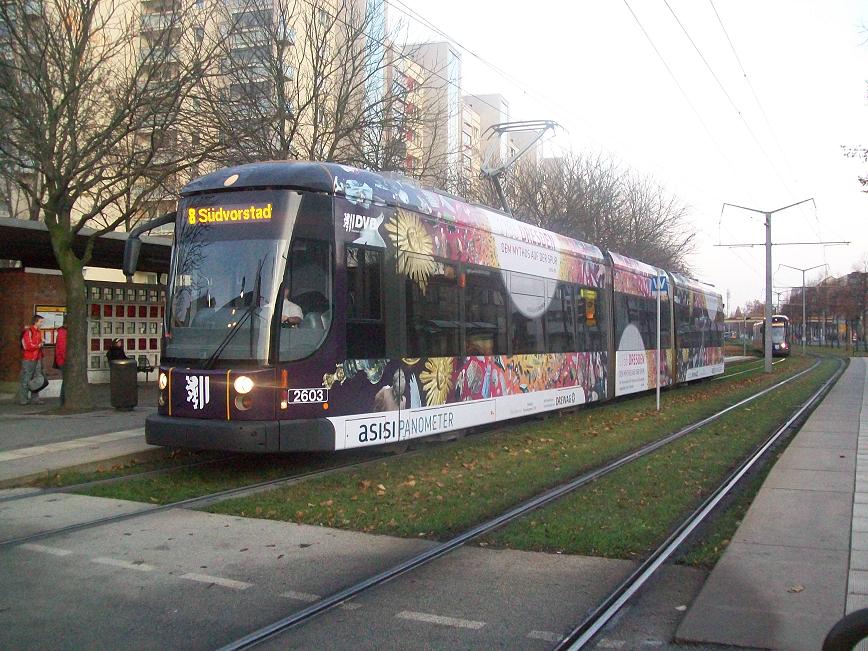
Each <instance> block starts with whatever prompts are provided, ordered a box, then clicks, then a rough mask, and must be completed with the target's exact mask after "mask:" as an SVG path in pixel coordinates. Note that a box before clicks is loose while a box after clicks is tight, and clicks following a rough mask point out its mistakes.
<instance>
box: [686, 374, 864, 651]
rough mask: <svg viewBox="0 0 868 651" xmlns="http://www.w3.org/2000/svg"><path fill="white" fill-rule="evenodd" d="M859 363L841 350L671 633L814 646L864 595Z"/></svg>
mask: <svg viewBox="0 0 868 651" xmlns="http://www.w3.org/2000/svg"><path fill="white" fill-rule="evenodd" d="M866 371H868V364H866V361H865V359H864V358H855V359H851V360H850V366H849V368H848V369H847V371H846V372H845V373H844V375H843V376H842V377H841V379H840V380H839V381H838V383H837V384H836V385H835V387H834V388H833V389H832V391H831V392H830V393H829V395H828V396H826V399H825V400H824V401H823V404H822V405H821V407H820V408H819V409H817V410H816V411H815V412H814V414H812V416H811V417H810V418H809V419H808V422H807V423H806V424H805V426H804V427H803V428H802V430H801V431H800V432H799V433H798V435H797V436H796V437H795V439H794V440H793V442H792V443H791V444H790V446H789V447H788V449H787V450H786V451H785V453H784V454H783V455H782V456H781V458H780V460H779V461H778V463H777V464H776V465H775V467H774V468H773V469H772V471H771V472H770V473H769V476H768V478H767V479H766V481H765V483H764V484H763V486H762V488H761V489H760V491H759V493H758V494H757V497H756V499H755V500H754V502H753V504H752V505H751V507H750V509H749V510H748V512H747V514H746V515H745V518H744V521H743V522H742V524H741V526H740V527H739V529H738V531H737V532H736V534H735V535H734V536H733V542H732V543H731V544H730V545H729V547H727V549H726V552H724V555H723V557H722V558H721V559H720V561H719V562H718V564H717V566H716V567H715V568H714V571H713V572H712V573H711V576H710V577H709V578H708V581H707V582H706V584H705V586H704V587H703V589H702V591H701V592H700V593H699V595H698V596H697V598H696V599H695V600H694V602H693V604H692V605H691V607H690V609H689V611H688V612H687V615H686V616H685V618H684V620H683V621H682V622H681V625H680V626H679V628H678V631H677V633H676V639H677V640H678V641H682V642H698V643H706V644H709V643H713V644H721V645H735V646H742V647H752V648H766V649H793V650H800V649H806V650H807V649H811V650H814V649H819V648H820V647H821V646H822V641H823V639H824V638H825V636H826V633H828V631H829V629H830V628H831V627H832V626H833V625H834V624H835V622H837V621H838V620H839V619H840V618H841V617H843V616H844V614H845V612H846V611H847V610H848V609H849V608H851V607H852V606H853V605H854V604H857V603H864V602H866V601H868V595H865V594H863V593H862V592H861V591H863V590H864V591H868V571H864V570H862V568H864V567H868V532H864V531H863V530H865V529H866V528H868V527H866V526H865V525H866V524H868V476H866V478H865V479H866V481H861V480H860V481H857V475H859V474H861V473H863V472H868V461H866V459H868V457H866V456H865V455H866V454H868V427H866V419H865V416H866V415H868V391H866ZM860 430H861V431H860ZM857 451H858V454H857ZM859 457H861V458H859ZM862 485H864V491H862V490H860V488H861V486H862ZM854 502H855V504H854ZM854 516H856V517H855V518H854ZM857 550H860V551H857ZM861 550H865V551H861ZM851 559H852V560H851ZM851 563H853V564H854V565H853V567H851ZM854 572H855V573H854ZM848 593H849V595H850V600H849V602H848Z"/></svg>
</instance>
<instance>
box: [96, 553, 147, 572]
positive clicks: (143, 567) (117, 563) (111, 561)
mask: <svg viewBox="0 0 868 651" xmlns="http://www.w3.org/2000/svg"><path fill="white" fill-rule="evenodd" d="M90 562H91V563H99V564H100V565H111V566H112V567H122V568H124V569H125V570H138V571H139V572H150V571H151V570H153V569H154V566H153V565H148V564H147V563H131V562H130V561H122V560H119V559H117V558H105V557H100V558H92V559H90Z"/></svg>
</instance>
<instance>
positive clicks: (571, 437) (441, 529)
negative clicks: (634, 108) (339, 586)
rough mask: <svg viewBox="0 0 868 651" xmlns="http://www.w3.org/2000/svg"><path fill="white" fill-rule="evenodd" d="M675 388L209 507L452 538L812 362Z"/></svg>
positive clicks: (211, 509) (239, 512)
mask: <svg viewBox="0 0 868 651" xmlns="http://www.w3.org/2000/svg"><path fill="white" fill-rule="evenodd" d="M812 362H813V360H806V359H802V360H795V361H794V363H793V364H792V365H787V367H786V369H778V368H776V369H775V372H774V373H772V374H770V375H765V374H759V375H753V374H746V375H742V376H739V377H738V378H734V379H732V380H728V381H724V382H703V383H699V384H694V385H690V386H685V387H681V388H678V389H674V390H671V391H667V392H666V393H665V394H664V397H663V411H661V412H657V411H656V410H655V407H654V403H655V398H654V396H653V395H647V396H641V397H638V398H631V399H629V400H622V401H618V402H614V403H608V404H606V405H602V406H599V407H597V408H594V409H586V410H582V411H579V412H577V413H574V414H570V415H562V416H561V417H553V418H549V419H547V420H544V421H542V422H540V421H532V422H524V423H521V424H518V425H514V426H511V427H506V428H502V429H499V430H497V431H495V432H493V433H490V434H488V435H486V436H483V437H471V438H468V439H465V440H463V441H460V442H458V443H455V444H452V445H449V446H444V447H439V448H434V449H431V450H430V451H428V450H426V451H425V453H424V454H420V455H417V456H414V457H412V458H394V459H389V460H385V461H383V462H381V463H377V464H373V465H371V466H369V467H367V468H365V469H360V470H357V471H352V472H346V473H342V474H340V475H334V476H331V477H326V478H321V479H316V480H311V481H307V482H304V483H302V484H298V485H295V486H290V487H286V488H282V489H278V490H274V491H269V492H265V493H260V494H257V495H255V496H251V497H247V498H238V499H234V500H228V501H226V502H222V503H220V504H216V505H213V506H211V507H209V508H208V510H209V511H211V512H215V513H226V514H235V515H242V516H249V517H262V518H270V519H276V520H287V521H295V522H304V523H308V524H319V525H324V526H329V527H338V528H345V529H353V530H358V531H364V532H371V533H383V534H391V535H398V536H404V537H416V536H425V537H428V538H435V539H437V538H445V537H448V536H451V535H453V534H455V533H457V532H459V531H463V530H465V529H466V528H468V527H470V526H472V525H474V524H476V523H478V522H481V521H484V520H486V519H488V518H490V517H492V516H494V515H496V514H498V513H500V512H502V511H504V510H505V509H507V508H509V507H511V506H513V505H515V504H517V503H519V502H521V501H523V500H525V499H527V498H529V497H531V496H533V495H536V494H538V493H540V492H541V491H543V490H545V489H547V488H550V487H552V486H555V485H558V484H560V483H562V482H564V481H566V480H568V479H571V478H573V477H575V476H577V475H579V474H580V473H581V472H583V471H586V470H588V469H590V468H593V467H596V466H598V465H601V464H602V463H604V462H606V461H608V460H611V459H614V458H617V457H619V456H621V455H622V454H624V453H625V452H627V451H629V450H633V449H636V448H638V447H640V446H641V445H643V444H645V443H647V442H649V441H652V440H656V439H658V438H660V437H662V436H663V435H665V434H668V433H670V432H673V431H677V430H679V429H681V428H683V427H685V426H686V425H689V424H691V423H693V422H696V421H697V420H699V419H701V418H703V417H705V416H708V415H710V414H713V413H715V412H717V411H719V410H720V409H722V408H724V407H726V406H728V405H730V404H733V403H734V402H736V401H738V400H740V399H743V398H745V397H747V396H749V395H751V394H753V393H755V392H756V391H757V390H759V389H761V388H763V387H766V386H769V385H771V384H773V383H775V382H778V381H780V380H781V379H782V378H783V377H786V376H788V375H790V374H792V373H795V372H796V371H798V370H802V369H804V368H805V367H807V366H808V365H810V364H811V363H812Z"/></svg>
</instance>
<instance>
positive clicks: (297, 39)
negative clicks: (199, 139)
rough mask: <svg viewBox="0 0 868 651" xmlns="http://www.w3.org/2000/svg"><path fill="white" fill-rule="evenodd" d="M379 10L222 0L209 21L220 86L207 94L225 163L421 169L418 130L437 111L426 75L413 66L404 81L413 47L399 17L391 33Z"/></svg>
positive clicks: (337, 2) (297, 0)
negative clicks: (296, 161)
mask: <svg viewBox="0 0 868 651" xmlns="http://www.w3.org/2000/svg"><path fill="white" fill-rule="evenodd" d="M377 7H379V11H378V10H377V9H376V8H377ZM382 10H383V5H381V4H379V3H363V2H357V1H354V0H246V1H243V2H238V3H222V4H221V8H220V9H219V10H218V11H219V17H218V20H217V24H216V28H215V29H214V30H213V34H214V35H215V36H216V39H217V49H218V53H219V69H220V73H221V75H222V85H221V87H220V88H219V90H218V92H217V93H215V94H214V95H213V96H212V97H211V98H210V99H211V109H212V112H213V116H214V123H215V125H216V127H217V129H218V130H219V131H220V132H222V133H223V134H224V138H225V142H226V143H227V145H228V149H227V151H226V155H225V161H224V162H226V163H240V162H251V161H258V160H267V159H272V160H286V159H291V158H306V159H310V160H331V161H337V162H342V163H347V164H352V165H357V166H359V167H366V168H369V169H374V170H400V171H409V172H412V173H416V172H418V171H419V168H423V167H424V166H425V164H426V157H425V156H424V155H423V154H424V151H425V149H424V146H422V147H415V144H414V137H413V136H414V135H416V134H419V133H420V131H421V125H422V123H423V121H424V120H428V119H431V116H429V115H426V114H425V113H424V112H423V111H421V110H419V109H420V107H419V102H418V100H415V99H414V98H416V97H417V96H418V95H419V94H420V92H421V90H422V88H423V87H424V84H425V82H424V79H420V78H419V75H418V74H416V75H411V76H410V77H409V79H410V80H411V82H412V83H411V84H408V83H407V81H406V78H405V77H407V76H406V74H405V68H406V67H409V66H412V65H413V64H412V60H411V51H410V50H409V49H408V48H407V47H406V46H403V45H400V44H399V43H400V39H399V37H400V33H401V27H400V26H393V27H392V28H390V29H389V30H388V32H387V28H386V24H385V15H384V14H383V13H381V11H382ZM417 72H418V71H417ZM414 147H415V149H417V150H421V152H422V153H421V154H420V151H414ZM408 161H409V162H410V163H411V164H410V165H408ZM408 167H410V168H412V169H408Z"/></svg>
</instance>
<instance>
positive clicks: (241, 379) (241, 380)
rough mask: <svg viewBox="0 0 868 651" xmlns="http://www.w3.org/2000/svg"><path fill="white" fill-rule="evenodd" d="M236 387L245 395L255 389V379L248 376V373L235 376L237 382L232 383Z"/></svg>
mask: <svg viewBox="0 0 868 651" xmlns="http://www.w3.org/2000/svg"><path fill="white" fill-rule="evenodd" d="M232 386H234V387H235V391H236V392H237V393H240V394H241V395H244V394H245V393H250V392H251V391H252V390H253V380H252V379H250V378H249V377H247V376H246V375H239V376H238V377H237V378H235V382H234V384H233V385H232Z"/></svg>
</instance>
